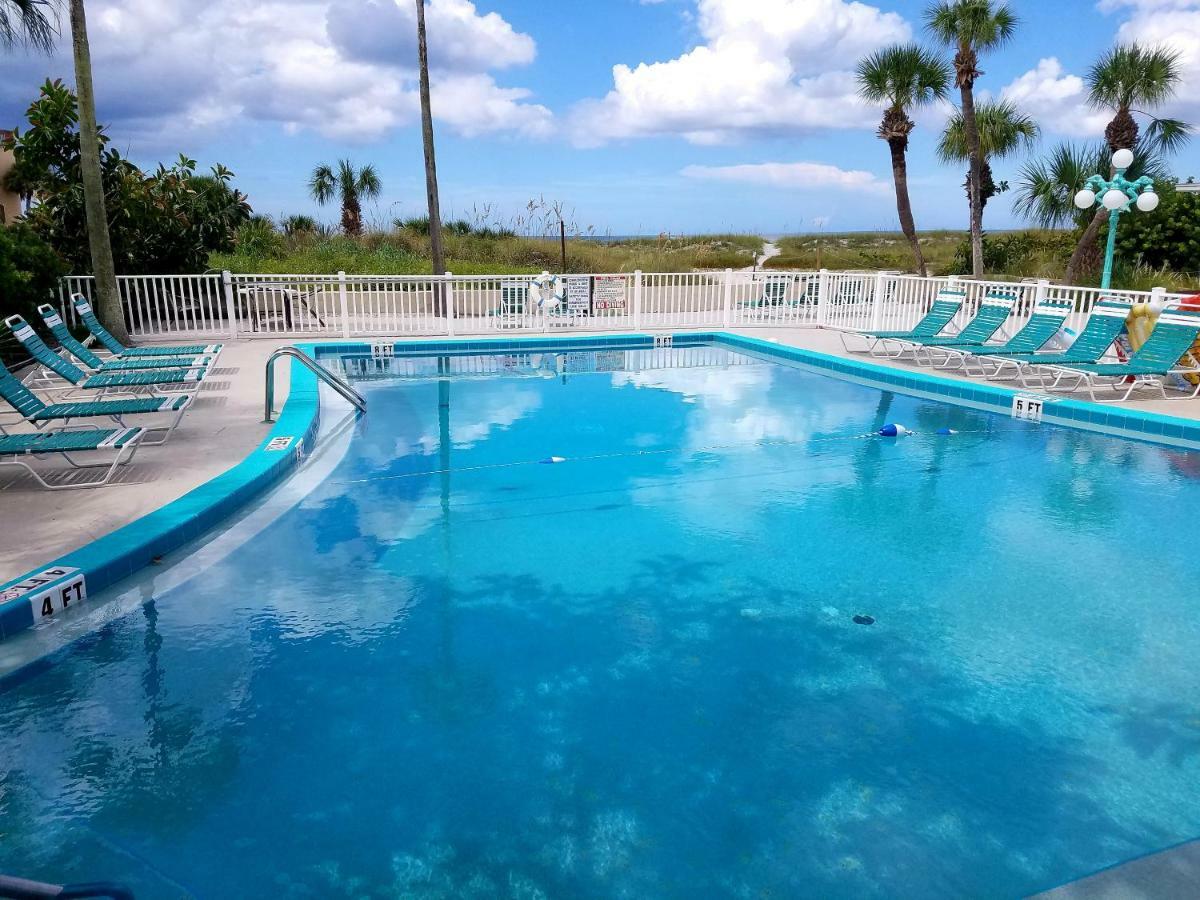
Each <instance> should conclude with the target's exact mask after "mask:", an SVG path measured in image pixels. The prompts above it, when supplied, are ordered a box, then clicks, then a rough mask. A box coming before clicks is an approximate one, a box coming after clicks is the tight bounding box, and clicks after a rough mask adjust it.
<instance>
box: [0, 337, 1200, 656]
mask: <svg viewBox="0 0 1200 900" xmlns="http://www.w3.org/2000/svg"><path fill="white" fill-rule="evenodd" d="M671 337H672V344H673V345H674V346H677V347H685V346H696V345H698V344H714V345H716V346H723V347H727V348H729V349H732V350H739V351H743V352H748V353H752V354H755V355H758V356H763V357H767V358H769V359H773V360H778V361H781V362H790V363H794V364H798V365H803V366H807V367H809V368H812V369H814V370H818V371H824V372H828V373H829V374H831V375H835V376H837V377H840V378H845V379H849V380H853V381H858V382H861V383H864V384H867V385H870V386H872V387H877V388H884V389H890V390H895V391H899V392H901V393H906V394H911V395H913V396H917V397H926V398H931V399H936V400H941V401H947V402H951V403H955V404H959V405H965V406H970V407H973V408H975V409H982V410H986V411H988V412H994V413H999V414H1002V415H1008V414H1010V411H1011V408H1012V398H1013V397H1014V396H1015V395H1016V394H1019V393H1023V394H1028V393H1033V392H1030V391H1020V390H1014V389H1011V388H1005V387H999V386H997V385H991V384H982V383H974V382H962V381H953V380H950V379H946V378H940V377H938V376H936V375H933V374H927V373H924V372H912V371H907V370H905V371H901V370H898V369H894V368H891V367H888V366H883V365H879V364H877V363H872V362H868V361H866V360H858V359H849V358H846V357H841V356H830V355H828V354H825V353H820V352H818V351H815V350H807V349H803V348H800V347H790V346H787V345H785V344H779V343H775V342H773V341H768V340H763V339H762V338H754V337H745V336H743V335H737V334H730V333H727V332H722V331H689V332H681V333H671ZM654 342H655V336H654V335H652V334H645V333H630V334H621V335H595V336H592V335H554V336H545V337H511V338H504V337H498V338H483V337H464V338H457V339H450V340H434V341H429V340H408V341H392V342H390V343H391V347H392V350H393V352H394V353H396V354H399V355H421V356H428V355H430V354H436V353H440V354H470V353H499V352H504V351H509V350H511V351H529V350H551V349H553V350H573V349H578V350H594V349H597V348H601V347H612V348H617V347H620V348H626V349H645V348H651V347H653V346H654ZM386 343H388V342H386V341H379V342H371V343H364V342H361V341H358V342H352V341H346V342H340V343H334V342H330V343H321V344H312V343H310V344H299V345H297V346H299V347H300V348H301V349H303V350H305V351H306V352H308V353H309V354H311V355H313V356H315V357H316V358H317V359H320V358H322V357H328V356H333V355H339V356H349V355H366V354H370V353H371V352H372V349H373V348H374V347H377V346H379V345H380V344H386ZM290 376H291V388H290V390H289V391H288V398H287V402H286V403H285V404H284V408H283V411H282V412H281V413H280V414H279V418H278V420H277V421H276V423H275V427H274V428H272V429H271V432H270V433H269V434H268V435H267V436H266V438H264V440H263V442H262V444H261V445H260V446H259V447H258V449H256V450H255V451H253V452H252V453H251V454H250V455H249V456H247V457H246V458H245V459H244V460H242V462H240V463H238V464H237V465H235V466H234V467H233V468H231V469H229V470H228V471H227V472H225V473H223V474H221V475H218V476H217V477H216V478H213V479H211V480H209V481H207V482H205V483H204V484H202V485H200V486H199V487H197V488H195V489H193V490H192V491H190V492H188V493H187V494H185V495H184V496H182V497H180V498H179V499H178V500H175V501H173V502H171V503H168V504H167V505H166V506H164V507H162V508H161V509H157V510H155V511H154V512H151V513H148V514H146V515H145V516H142V517H141V518H140V519H138V520H136V521H134V522H131V523H130V524H128V525H126V526H124V527H123V528H120V529H118V530H117V531H114V532H112V533H111V534H108V535H105V536H104V537H102V538H99V539H97V540H95V541H92V542H91V543H90V544H88V545H86V546H84V547H81V548H80V549H78V550H74V551H72V552H71V553H68V554H66V555H64V556H61V557H59V558H58V559H56V560H53V561H51V562H48V563H46V564H45V565H43V566H40V567H38V568H37V569H35V570H34V571H33V572H29V573H26V574H25V575H22V576H21V577H20V578H15V579H13V580H12V581H10V582H8V583H6V584H4V585H0V591H3V590H6V589H8V588H10V587H12V586H13V585H15V584H18V583H20V582H21V581H24V580H26V579H27V578H29V577H31V576H32V575H35V574H37V573H39V572H42V571H45V570H46V569H48V568H51V567H55V566H61V567H64V568H74V569H79V570H81V571H82V572H83V574H84V577H85V578H86V580H87V589H88V592H89V593H95V592H98V591H102V590H104V589H105V588H107V587H110V586H112V585H113V584H116V583H117V582H118V581H120V580H121V579H123V578H125V577H127V576H129V575H131V574H133V573H134V572H135V571H137V570H139V569H141V568H143V567H145V566H147V565H149V564H150V563H151V561H152V560H153V559H154V558H155V557H157V556H162V555H163V554H165V553H169V552H170V551H172V550H175V549H178V548H179V547H181V546H182V545H184V544H186V543H187V542H188V541H191V540H193V539H195V538H197V537H199V536H200V535H201V534H203V533H204V532H205V531H207V530H209V529H210V528H213V527H214V526H216V525H218V524H219V523H220V522H222V521H223V520H225V519H226V518H228V517H229V516H230V515H232V514H233V513H234V512H235V511H236V510H237V509H239V508H240V507H243V506H245V505H246V504H248V503H249V502H250V501H251V500H253V499H254V498H255V497H257V496H258V495H260V494H261V493H263V492H264V491H265V490H267V489H268V488H269V487H271V486H272V485H274V484H275V483H276V482H278V481H279V480H280V479H282V478H283V477H284V476H285V475H287V474H288V473H289V472H291V470H292V469H293V468H295V466H296V465H297V463H298V461H299V459H301V458H302V454H303V451H304V450H305V449H307V448H308V447H309V446H311V444H312V440H313V436H314V435H315V433H316V430H317V426H318V424H319V421H320V392H319V389H318V384H317V379H316V376H315V375H313V374H312V373H311V372H310V371H308V370H307V369H306V368H304V367H303V366H302V365H300V364H299V363H297V362H295V361H294V360H293V361H292V363H291V370H290ZM1042 421H1043V422H1044V423H1049V424H1055V425H1065V426H1068V427H1073V428H1082V429H1086V430H1089V431H1096V432H1100V433H1103V434H1111V435H1117V436H1120V437H1126V438H1135V439H1140V440H1147V441H1153V442H1155V443H1162V444H1169V445H1172V446H1178V447H1188V448H1193V449H1196V448H1200V422H1197V421H1194V420H1191V419H1181V418H1178V417H1175V416H1166V415H1162V414H1160V413H1152V412H1141V411H1138V410H1136V409H1128V408H1124V407H1109V406H1102V405H1100V404H1096V403H1090V402H1085V401H1080V400H1070V399H1061V398H1059V397H1048V398H1047V403H1046V406H1045V410H1044V413H1043V417H1042ZM288 435H290V436H294V437H296V436H298V437H299V439H300V440H299V447H300V451H301V452H300V453H299V454H298V453H297V452H296V450H297V445H296V443H293V444H292V445H291V447H289V448H288V450H287V451H283V452H279V451H267V450H266V449H265V448H266V445H267V444H268V443H269V442H270V441H271V440H272V439H273V438H276V437H282V436H288ZM168 446H170V445H168ZM32 625H33V611H32V609H31V608H30V605H29V602H28V600H25V599H17V600H12V601H8V602H6V603H3V604H0V640H3V639H4V638H6V637H9V636H11V635H12V634H15V633H16V632H18V631H22V630H24V629H26V628H29V627H31V626H32Z"/></svg>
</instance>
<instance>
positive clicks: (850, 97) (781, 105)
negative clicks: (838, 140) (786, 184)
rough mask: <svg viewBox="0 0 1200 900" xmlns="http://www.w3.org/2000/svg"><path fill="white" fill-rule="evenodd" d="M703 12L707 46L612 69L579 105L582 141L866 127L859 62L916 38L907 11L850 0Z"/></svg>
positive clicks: (770, 0) (722, 1)
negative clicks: (604, 86)
mask: <svg viewBox="0 0 1200 900" xmlns="http://www.w3.org/2000/svg"><path fill="white" fill-rule="evenodd" d="M697 17H698V26H699V30H700V34H701V37H702V39H703V42H702V43H701V44H700V45H699V46H697V47H695V48H693V49H692V50H689V51H688V52H687V53H684V54H682V55H681V56H679V57H676V58H675V59H672V60H668V61H665V62H652V63H644V62H643V63H640V64H638V65H637V66H635V67H630V66H628V65H624V64H621V65H617V66H614V67H613V89H612V90H611V91H609V92H608V94H607V95H606V96H605V97H603V98H601V99H598V100H588V101H584V102H583V103H581V104H579V105H578V106H577V107H576V109H575V110H574V112H573V116H572V124H573V127H572V129H571V131H572V134H573V139H574V140H575V141H576V142H577V143H578V144H580V145H583V146H594V145H599V144H603V143H606V142H608V141H611V140H616V139H621V138H632V137H646V136H652V135H664V134H672V135H682V136H683V137H684V138H686V139H687V140H689V141H692V142H693V143H718V142H724V141H728V140H731V139H733V138H736V137H738V136H742V135H753V134H771V133H795V132H803V131H808V130H813V129H817V128H853V127H867V126H869V125H871V124H873V123H874V121H875V119H876V118H877V112H876V111H875V110H874V109H871V108H869V107H867V106H865V105H864V104H863V103H861V102H860V101H859V100H858V97H857V86H856V84H855V80H854V74H853V72H852V71H851V67H852V65H853V63H854V61H855V60H857V59H858V58H859V57H861V56H862V55H863V54H865V53H867V52H869V51H871V50H874V49H876V48H877V47H880V46H882V45H883V44H887V43H891V42H893V41H899V40H907V39H908V38H910V37H911V36H912V31H911V29H910V27H909V26H908V24H907V23H906V22H905V21H904V20H903V19H902V18H901V17H900V16H899V15H897V14H895V13H884V12H882V11H880V10H879V9H877V8H876V7H873V6H868V5H866V4H864V3H858V2H846V0H757V2H754V3H746V2H744V0H697Z"/></svg>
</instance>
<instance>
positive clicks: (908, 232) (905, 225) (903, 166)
mask: <svg viewBox="0 0 1200 900" xmlns="http://www.w3.org/2000/svg"><path fill="white" fill-rule="evenodd" d="M907 144H908V139H907V138H898V137H896V138H890V139H889V140H888V149H889V150H891V151H892V180H893V181H894V182H895V183H896V213H897V215H899V216H900V230H901V231H903V232H904V236H905V237H906V238H908V243H909V245H910V246H911V247H912V252H913V260H914V261H915V262H916V264H917V274H918V275H920V276H921V277H922V278H924V277H925V276H926V275H927V274H928V272H927V271H926V269H925V255H924V254H923V253H921V242H920V241H919V240H917V223H916V222H915V221H913V214H912V201H911V200H910V199H909V196H908V160H907V159H906V158H905V155H904V150H905V147H906V145H907Z"/></svg>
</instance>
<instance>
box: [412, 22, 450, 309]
mask: <svg viewBox="0 0 1200 900" xmlns="http://www.w3.org/2000/svg"><path fill="white" fill-rule="evenodd" d="M416 2H417V66H418V68H419V69H420V77H421V142H422V144H423V145H424V148H425V194H426V198H427V200H428V205H429V251H430V255H431V256H432V257H433V274H434V275H441V274H442V273H444V272H445V271H446V260H445V258H444V256H443V254H442V211H441V204H440V203H439V201H438V183H437V159H436V158H435V156H434V152H433V110H432V107H431V105H430V102H429V47H428V45H427V43H426V40H425V0H416ZM435 305H436V307H437V309H436V311H435V312H436V314H437V315H441V314H442V295H441V292H440V291H438V292H437V295H436V298H435Z"/></svg>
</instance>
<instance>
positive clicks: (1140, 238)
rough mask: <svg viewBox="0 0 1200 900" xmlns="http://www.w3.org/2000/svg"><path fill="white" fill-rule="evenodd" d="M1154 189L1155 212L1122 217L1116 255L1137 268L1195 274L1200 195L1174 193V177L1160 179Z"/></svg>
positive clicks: (1198, 259) (1199, 252)
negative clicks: (1156, 199) (1157, 199)
mask: <svg viewBox="0 0 1200 900" xmlns="http://www.w3.org/2000/svg"><path fill="white" fill-rule="evenodd" d="M1155 190H1156V191H1157V193H1158V197H1159V204H1158V209H1156V210H1154V212H1152V213H1144V212H1140V211H1137V210H1135V211H1133V212H1131V213H1128V214H1126V215H1123V216H1121V224H1120V227H1119V228H1118V230H1117V256H1118V258H1119V259H1121V260H1122V261H1123V262H1126V263H1128V264H1133V265H1136V266H1142V267H1146V268H1150V269H1160V270H1161V269H1168V270H1173V271H1175V272H1189V273H1195V272H1196V271H1197V270H1200V194H1195V193H1191V192H1185V191H1177V190H1176V189H1175V179H1173V178H1164V179H1162V180H1160V181H1159V182H1158V183H1157V184H1156V186H1155ZM1107 227H1108V226H1107V225H1105V226H1104V231H1103V232H1102V234H1104V235H1105V237H1107Z"/></svg>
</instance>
